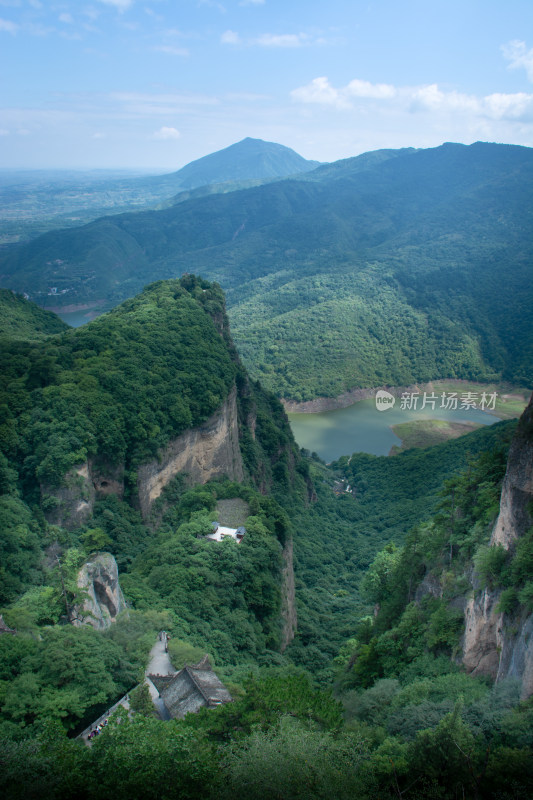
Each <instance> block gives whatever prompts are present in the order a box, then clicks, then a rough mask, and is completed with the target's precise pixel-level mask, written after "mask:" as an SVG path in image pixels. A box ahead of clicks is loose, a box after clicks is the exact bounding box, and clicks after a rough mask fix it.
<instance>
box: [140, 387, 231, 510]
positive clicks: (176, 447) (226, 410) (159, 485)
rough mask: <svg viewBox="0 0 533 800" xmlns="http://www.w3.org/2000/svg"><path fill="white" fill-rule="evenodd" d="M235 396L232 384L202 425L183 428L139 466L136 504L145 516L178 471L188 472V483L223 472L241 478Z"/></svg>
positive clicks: (216, 475)
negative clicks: (151, 458)
mask: <svg viewBox="0 0 533 800" xmlns="http://www.w3.org/2000/svg"><path fill="white" fill-rule="evenodd" d="M236 400H237V392H236V388H235V386H234V387H233V389H232V390H231V392H230V394H229V395H228V397H227V398H226V401H225V402H224V403H223V405H222V406H221V408H220V409H219V410H218V411H217V412H216V413H215V414H213V416H212V417H210V418H209V419H208V420H207V421H206V422H205V423H204V424H203V425H200V426H199V427H197V428H191V429H190V430H188V431H185V433H183V434H182V435H181V436H178V438H177V439H174V440H173V441H172V442H170V443H169V444H168V445H167V447H165V449H164V450H163V451H162V452H161V453H160V457H159V459H158V460H157V461H156V460H154V461H150V462H148V463H147V464H143V465H142V466H141V467H139V469H138V492H139V504H140V508H141V513H142V515H143V517H144V519H147V518H148V517H149V514H150V510H151V507H152V503H153V502H154V500H156V499H157V498H158V497H159V495H160V494H161V492H162V491H163V489H164V488H165V486H166V485H167V484H168V483H169V481H171V480H172V478H173V477H174V476H175V475H177V474H178V473H187V475H188V478H189V480H190V482H191V483H206V482H207V481H209V480H211V479H212V478H217V477H221V476H223V475H227V476H228V477H229V478H232V479H233V480H237V481H242V480H243V478H244V471H243V464H242V456H241V451H240V448H239V425H238V417H237V402H236Z"/></svg>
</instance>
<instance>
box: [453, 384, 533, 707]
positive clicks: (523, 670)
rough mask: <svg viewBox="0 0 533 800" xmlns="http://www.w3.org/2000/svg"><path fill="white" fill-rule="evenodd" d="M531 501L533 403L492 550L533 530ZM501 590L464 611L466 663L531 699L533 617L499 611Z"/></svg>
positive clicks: (517, 444) (515, 449) (512, 453)
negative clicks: (508, 681) (511, 682)
mask: <svg viewBox="0 0 533 800" xmlns="http://www.w3.org/2000/svg"><path fill="white" fill-rule="evenodd" d="M532 499H533V397H532V399H531V401H530V403H529V406H528V407H527V408H526V410H525V411H524V413H523V415H522V417H521V419H520V422H519V425H518V429H517V432H516V436H515V437H514V439H513V442H512V444H511V447H510V450H509V459H508V463H507V471H506V473H505V478H504V481H503V486H502V494H501V501H500V513H499V515H498V519H497V520H496V524H495V526H494V530H493V533H492V537H491V542H490V543H491V545H498V544H500V545H502V546H503V547H504V548H505V549H506V550H512V549H513V548H514V546H515V542H516V540H517V539H518V538H519V537H520V536H523V535H524V534H525V533H526V531H527V530H528V529H529V528H530V526H531V524H532V519H531V516H530V513H529V511H528V504H529V503H531V500H532ZM499 597H500V591H499V590H490V589H484V591H483V592H482V593H481V595H480V596H478V597H475V596H474V597H473V598H471V599H470V600H469V601H468V603H467V606H466V610H465V635H464V640H463V663H464V665H465V667H466V668H467V670H468V671H469V672H472V673H473V674H483V675H489V676H490V677H491V678H493V679H494V680H495V681H501V680H503V679H504V678H517V679H519V680H520V681H521V683H522V689H521V697H522V699H525V698H527V697H529V696H530V695H532V694H533V635H532V634H533V615H532V614H528V613H527V612H526V611H525V610H524V609H521V610H519V611H518V612H517V613H516V614H513V615H511V616H510V615H507V614H501V613H498V612H497V611H496V608H497V606H498V601H499Z"/></svg>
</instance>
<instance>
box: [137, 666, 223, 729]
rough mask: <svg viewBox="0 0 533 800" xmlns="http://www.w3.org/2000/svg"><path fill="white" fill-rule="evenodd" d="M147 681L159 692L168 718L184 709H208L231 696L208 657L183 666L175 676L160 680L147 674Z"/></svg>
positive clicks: (185, 711) (182, 711) (175, 715)
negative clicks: (204, 707)
mask: <svg viewBox="0 0 533 800" xmlns="http://www.w3.org/2000/svg"><path fill="white" fill-rule="evenodd" d="M154 678H155V680H154ZM150 680H152V681H153V683H154V684H155V686H156V687H157V689H158V691H159V692H160V694H161V698H162V700H163V702H164V704H165V706H166V707H167V709H168V711H169V714H170V715H171V716H172V717H183V716H185V714H187V713H188V712H191V711H192V712H194V711H198V709H199V708H201V707H202V706H207V707H208V708H212V707H214V706H218V705H220V704H221V703H229V702H231V700H232V699H233V698H232V697H231V695H230V693H229V692H228V690H227V689H226V687H225V686H224V684H223V683H222V681H221V680H220V679H219V678H218V677H217V675H216V674H215V673H214V672H213V669H212V667H211V664H210V663H209V659H203V660H202V661H201V662H200V664H196V665H194V666H189V665H186V666H185V667H183V669H182V670H180V671H179V672H177V673H176V674H175V675H171V676H167V677H165V678H164V679H163V680H161V677H159V678H158V676H153V677H152V676H150ZM158 684H159V685H158ZM160 687H161V688H160Z"/></svg>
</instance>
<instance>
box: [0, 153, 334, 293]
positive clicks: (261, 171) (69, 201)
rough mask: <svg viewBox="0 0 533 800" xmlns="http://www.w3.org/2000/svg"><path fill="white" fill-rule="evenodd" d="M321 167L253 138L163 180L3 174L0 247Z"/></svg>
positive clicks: (86, 174) (108, 173)
mask: <svg viewBox="0 0 533 800" xmlns="http://www.w3.org/2000/svg"><path fill="white" fill-rule="evenodd" d="M317 165H318V162H317V161H307V160H306V159H305V158H302V157H301V156H299V155H298V153H295V152H294V150H291V149H290V148H289V147H284V146H283V145H280V144H274V143H273V142H264V141H263V140H262V139H250V138H248V139H243V141H242V142H237V143H236V144H233V145H231V146H230V147H226V148H224V149H223V150H219V151H217V152H216V153H211V154H210V155H208V156H204V157H203V158H199V159H197V160H196V161H193V162H191V163H190V164H186V165H185V166H184V167H182V168H181V169H180V170H177V171H176V172H171V173H166V174H163V175H149V176H143V177H133V176H130V175H129V174H128V173H127V172H126V173H124V172H123V173H120V172H119V173H117V174H115V173H113V172H112V171H110V170H100V171H99V170H94V171H90V172H77V171H72V170H71V171H61V170H35V171H22V172H21V171H17V170H3V171H0V243H2V244H3V243H4V242H15V241H25V242H26V241H29V240H30V239H32V238H35V237H36V236H38V235H39V234H40V233H43V232H45V231H47V230H52V229H54V228H56V229H57V228H64V227H73V226H79V225H81V224H83V223H84V222H90V221H91V220H93V219H96V218H97V217H101V216H103V215H104V214H106V215H107V214H119V213H124V212H126V211H136V210H138V209H140V208H144V209H146V208H161V207H164V206H166V205H169V204H170V203H171V202H172V198H173V197H175V195H177V194H180V195H181V194H183V195H184V196H186V197H189V196H190V192H191V190H195V189H196V190H197V191H198V190H199V187H204V191H205V192H207V193H209V192H213V191H214V192H227V191H232V190H234V189H237V188H242V187H243V186H248V185H256V184H260V183H262V182H265V181H269V180H273V179H276V178H280V177H284V176H286V175H295V174H297V173H299V172H306V171H308V170H311V169H314V167H316V166H317ZM141 172H142V171H141ZM215 187H216V188H215ZM180 199H181V197H180ZM139 288H140V287H139Z"/></svg>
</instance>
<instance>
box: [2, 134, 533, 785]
mask: <svg viewBox="0 0 533 800" xmlns="http://www.w3.org/2000/svg"><path fill="white" fill-rule="evenodd" d="M228 151H229V152H228ZM287 151H288V152H287ZM532 170H533V159H532V154H531V151H530V150H529V149H528V148H523V147H515V146H507V145H491V144H484V143H477V144H475V145H471V146H465V145H454V144H446V145H442V146H440V147H436V148H430V149H428V150H421V149H414V148H406V149H402V150H382V151H376V152H375V153H367V154H364V155H362V156H358V157H357V158H354V159H347V160H344V161H342V162H336V163H333V164H322V165H318V164H317V163H315V162H308V161H306V160H305V159H300V157H299V156H297V154H296V153H294V151H289V150H288V148H282V147H281V146H279V145H273V144H272V143H266V142H261V141H260V140H252V139H245V140H244V141H243V142H239V143H237V144H236V145H234V146H232V147H231V148H226V150H224V151H220V152H219V153H214V154H212V156H210V157H206V158H205V159H200V160H199V161H198V162H193V163H192V164H191V165H188V167H185V168H183V169H182V170H180V171H179V172H177V173H173V174H170V175H169V176H167V179H166V186H167V188H169V190H170V188H172V191H174V190H175V188H176V185H177V183H176V181H179V196H178V197H177V198H176V197H175V196H174V199H173V200H169V199H168V198H167V199H166V200H161V205H163V206H165V207H161V208H158V209H155V208H152V209H149V210H146V209H144V210H139V211H138V212H136V213H134V214H132V213H130V212H128V213H125V214H123V213H113V215H112V216H106V217H103V218H100V219H95V220H93V221H91V222H90V223H89V224H88V225H81V226H79V227H72V228H68V229H64V230H54V229H53V226H52V224H51V222H50V219H51V218H52V216H53V214H52V212H53V211H54V204H53V203H52V204H51V212H50V213H51V217H50V219H49V220H48V222H46V225H47V226H49V227H48V231H47V232H46V233H44V234H43V235H39V236H36V237H35V238H32V237H30V238H29V240H28V241H27V242H21V243H20V244H17V245H9V246H5V247H4V248H3V249H2V251H1V253H0V274H1V283H2V286H5V288H3V289H1V290H0V320H1V324H0V344H1V348H0V447H1V452H0V615H1V617H0V744H1V748H0V752H1V755H0V791H2V792H3V793H4V794H5V796H6V798H8V800H12V799H13V800H15V798H16V800H19V798H20V797H21V796H22V794H24V796H29V797H33V796H39V797H41V796H42V795H43V794H45V795H46V797H49V798H50V800H70V798H72V797H76V798H86V800H93V798H94V800H96V798H99V797H108V796H109V797H113V798H121V797H125V798H126V797H127V798H132V797H133V798H135V797H141V796H142V797H143V798H152V797H153V798H154V800H161V798H162V797H165V798H166V797H168V798H169V800H170V798H189V799H190V800H196V799H197V798H202V799H203V800H220V798H222V800H224V799H225V798H227V800H234V798H241V797H242V798H243V800H244V798H246V800H250V798H252V799H253V798H255V797H257V798H260V797H264V796H265V794H270V795H272V796H275V797H280V798H287V800H301V798H303V797H305V798H306V799H307V798H312V799H313V800H314V799H315V798H317V800H318V798H330V797H331V798H334V799H335V800H351V799H352V798H354V797H357V798H361V800H375V798H377V797H382V798H384V800H393V798H398V797H406V798H412V799H413V800H427V798H435V800H437V798H438V800H455V799H456V797H458V796H462V797H465V798H472V800H485V798H486V799H487V800H519V798H520V800H521V798H522V797H524V798H525V797H527V796H529V795H530V794H531V792H532V791H533V773H532V772H531V763H533V762H532V752H533V738H532V734H531V731H532V730H533V705H532V703H533V682H532V680H531V675H533V638H532V637H531V630H532V625H533V622H532V620H533V545H532V532H533V527H532V525H533V515H532V505H531V503H532V501H533V400H531V399H530V395H531V386H532V383H531V382H532V376H533V360H532V359H533V324H532V323H533V317H532V308H533V303H532V302H531V300H532V298H531V256H532V249H533V241H532V237H531V228H530V226H529V222H530V216H531V210H532V209H531V195H530V191H529V190H530V186H531V177H532ZM296 173H297V174H296ZM164 178H165V176H162V177H161V178H159V176H154V177H153V183H150V181H149V179H147V178H136V179H135V181H141V182H142V181H148V183H147V184H145V189H146V192H148V188H146V187H151V189H150V191H152V189H153V191H154V192H156V190H157V192H159V191H160V189H159V188H157V187H158V185H159V184H158V181H159V180H161V181H162V182H163V183H164V182H165V180H164ZM135 185H136V186H137V187H139V186H140V185H141V184H139V183H136V184H135ZM161 185H162V184H161ZM118 188H120V187H118ZM118 188H117V191H118ZM104 189H105V187H102V191H104ZM105 190H106V191H107V189H105ZM99 191H100V190H98V191H96V189H95V194H94V203H95V206H94V208H95V209H96V208H97V207H98V206H97V204H98V203H100V195H99ZM109 191H111V190H109ZM120 191H122V189H121V190H120ZM143 191H144V190H143ZM159 196H160V197H161V196H162V195H159ZM132 197H133V195H132ZM143 197H145V198H146V197H147V195H146V194H145V195H143ZM154 197H155V195H154ZM63 199H64V198H63ZM130 199H131V198H130ZM43 202H44V201H43ZM58 202H59V200H58ZM61 202H63V200H61ZM143 202H144V201H143ZM44 205H45V206H46V203H44ZM86 211H87V213H88V214H91V213H92V211H91V209H90V208H89V207H87V208H86ZM114 211H115V212H118V211H120V208H119V206H116V207H115V208H114ZM54 213H55V212H54ZM37 223H38V224H41V223H40V222H39V221H38V220H36V224H37ZM43 224H44V222H43ZM54 225H55V223H54ZM27 230H28V231H30V233H31V229H30V228H28V229H27ZM34 232H35V233H36V232H37V229H35V231H34ZM502 275H504V276H505V278H502ZM17 292H24V293H25V294H26V295H29V297H24V296H23V294H20V293H19V294H17ZM50 307H53V308H54V309H55V310H57V311H58V312H60V313H61V316H62V317H63V320H70V322H72V323H76V325H74V326H73V327H69V326H68V325H67V324H66V323H65V322H64V321H62V319H60V317H59V316H58V314H56V313H53V312H51V311H50V310H47V308H48V309H49V308H50ZM93 315H95V316H94V318H91V317H93ZM378 390H381V391H380V394H381V395H382V397H383V396H384V397H385V400H384V402H383V404H382V405H381V406H379V403H378V402H377V400H376V396H375V395H376V392H378ZM378 398H379V395H378ZM378 407H380V408H381V410H378ZM326 462H327V463H326ZM215 521H216V522H218V523H219V524H221V525H223V526H228V527H230V528H237V527H240V526H242V527H243V528H244V529H245V533H244V535H243V536H240V537H239V539H237V538H234V537H233V536H225V537H223V538H222V539H221V540H220V541H214V540H212V536H213V523H214V522H215ZM210 537H211V538H210ZM162 632H164V637H165V638H164V640H163V639H162V638H161V633H162ZM167 635H168V636H169V638H167ZM156 638H157V641H158V643H159V644H158V648H159V651H161V649H162V644H161V643H162V642H163V641H164V643H165V644H166V645H168V655H169V657H170V661H171V663H172V665H174V667H175V669H176V670H179V669H181V668H182V667H184V668H185V667H186V668H187V669H188V670H189V671H190V672H191V671H192V672H191V674H192V673H194V674H195V675H196V672H195V670H196V671H198V670H199V671H200V672H201V671H202V669H203V670H204V672H203V676H204V678H205V680H206V681H207V680H208V679H207V677H206V675H207V673H209V680H210V681H211V686H214V685H215V683H216V685H217V686H218V688H220V686H219V683H220V682H221V683H222V684H223V687H224V692H225V693H224V702H221V703H217V702H215V700H216V698H214V696H213V697H209V696H207V695H205V694H204V695H202V692H201V688H202V687H201V685H200V690H198V686H196V688H195V687H193V689H194V690H195V692H196V695H195V696H199V695H202V697H203V700H201V701H199V704H200V705H205V706H206V707H205V708H200V709H199V710H198V708H197V709H196V713H188V714H186V715H185V714H181V713H179V711H176V714H175V717H176V718H175V719H168V715H167V714H162V713H161V702H160V698H159V697H158V696H157V692H158V691H159V690H158V689H154V690H153V692H152V699H151V697H150V695H149V694H147V692H146V691H145V690H144V689H143V688H142V682H143V680H144V677H145V673H146V669H147V666H148V664H149V663H150V658H151V656H150V652H151V651H152V652H153V646H154V641H155V640H156ZM206 656H207V657H208V659H207V660H206ZM164 663H165V664H166V667H165V668H167V669H168V668H169V667H168V663H169V662H168V660H165V662H164ZM199 664H203V665H204V666H203V667H199V666H198V665H199ZM206 665H208V666H206ZM162 669H164V667H162ZM187 674H189V673H187ZM213 676H215V677H213ZM196 677H198V676H196ZM201 677H202V676H200V678H199V679H198V680H200V684H201ZM161 678H162V681H158V679H161ZM165 678H168V676H157V675H156V676H154V680H155V682H156V684H158V685H159V688H160V690H161V691H162V693H163V695H164V694H165V691H164V688H165ZM191 680H192V678H191ZM206 685H207V684H206ZM153 686H155V684H153ZM135 687H137V688H135ZM152 688H153V687H152ZM204 688H205V687H204ZM197 690H198V691H197ZM126 696H128V700H127V702H126V701H125V702H126V705H127V707H128V708H127V711H128V713H127V714H126V713H125V712H124V710H121V709H120V708H118V709H117V711H116V713H114V714H112V715H111V717H110V719H109V722H108V724H107V725H105V726H104V727H103V728H102V730H101V732H100V733H99V735H98V736H97V737H96V738H94V739H91V742H90V747H87V746H85V744H83V742H81V741H80V740H79V739H77V738H76V736H77V734H78V733H79V732H81V731H83V730H87V726H89V728H90V727H92V726H93V725H94V724H95V720H99V719H100V718H101V715H102V714H107V713H108V710H109V709H113V708H114V707H115V704H116V703H117V702H119V701H120V702H122V699H123V698H124V697H126ZM191 696H192V695H191ZM228 698H230V699H228ZM153 699H155V701H156V702H155V704H154V702H153ZM171 700H172V698H170V700H169V703H170V702H171ZM172 702H173V700H172ZM171 704H172V703H171ZM174 705H175V707H176V709H177V708H178V705H179V704H178V703H177V702H176V703H175V704H174ZM174 705H173V706H172V707H174ZM158 709H159V711H158ZM265 787H268V788H265Z"/></svg>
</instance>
